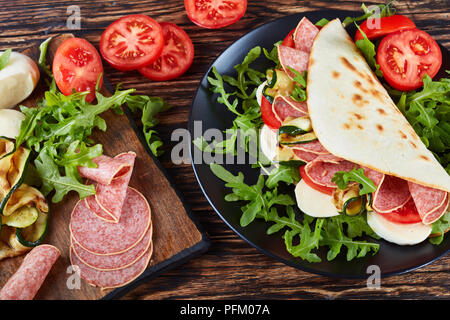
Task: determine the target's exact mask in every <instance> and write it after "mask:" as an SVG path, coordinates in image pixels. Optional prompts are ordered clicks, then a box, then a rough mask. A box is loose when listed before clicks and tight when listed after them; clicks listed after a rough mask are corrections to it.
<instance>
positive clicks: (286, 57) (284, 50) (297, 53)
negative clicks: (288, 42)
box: [278, 44, 309, 78]
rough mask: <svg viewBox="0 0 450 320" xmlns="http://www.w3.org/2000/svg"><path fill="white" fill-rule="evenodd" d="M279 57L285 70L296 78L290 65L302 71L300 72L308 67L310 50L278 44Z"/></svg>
mask: <svg viewBox="0 0 450 320" xmlns="http://www.w3.org/2000/svg"><path fill="white" fill-rule="evenodd" d="M278 59H279V60H280V63H281V66H282V67H283V70H284V71H285V72H286V73H287V75H288V76H289V77H291V78H294V77H295V74H294V72H292V71H291V70H289V68H288V67H290V68H292V69H294V70H296V71H298V72H300V74H302V73H303V71H306V70H307V69H308V60H309V53H308V52H304V51H301V50H297V49H294V48H291V47H287V46H283V45H281V44H280V45H278Z"/></svg>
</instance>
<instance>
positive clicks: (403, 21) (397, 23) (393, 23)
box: [355, 14, 416, 41]
mask: <svg viewBox="0 0 450 320" xmlns="http://www.w3.org/2000/svg"><path fill="white" fill-rule="evenodd" d="M368 21H369V22H368ZM372 21H373V25H372ZM378 22H379V24H378ZM359 28H360V29H361V30H362V31H363V32H364V33H365V34H366V36H367V38H369V39H377V38H381V37H382V36H385V35H387V34H390V33H393V32H396V31H400V30H408V29H415V28H416V25H415V23H414V22H413V21H412V20H411V19H409V18H407V17H405V16H402V15H400V14H397V15H393V16H390V17H383V18H380V20H378V21H377V20H366V21H364V22H363V23H361V25H360V26H359ZM362 39H364V37H363V36H362V33H361V32H360V31H359V30H357V31H356V34H355V41H358V40H362Z"/></svg>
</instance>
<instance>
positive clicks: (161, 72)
mask: <svg viewBox="0 0 450 320" xmlns="http://www.w3.org/2000/svg"><path fill="white" fill-rule="evenodd" d="M161 27H162V29H163V34H164V42H165V45H164V48H163V51H162V53H161V55H160V56H159V57H158V58H157V59H156V61H154V62H153V63H151V64H149V65H147V66H145V67H143V68H140V69H138V71H139V72H140V73H142V74H143V75H144V76H146V77H147V78H149V79H151V80H155V81H165V80H170V79H174V78H176V77H178V76H181V75H182V74H183V73H185V72H186V71H187V70H188V69H189V67H190V66H191V64H192V61H193V60H194V45H193V44H192V41H191V39H190V38H189V36H188V35H187V34H186V32H184V31H183V29H181V28H180V27H178V26H177V25H175V24H173V23H169V22H162V23H161Z"/></svg>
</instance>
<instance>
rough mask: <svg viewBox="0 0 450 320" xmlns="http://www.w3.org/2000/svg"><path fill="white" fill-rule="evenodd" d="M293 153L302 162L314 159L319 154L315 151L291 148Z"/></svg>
mask: <svg viewBox="0 0 450 320" xmlns="http://www.w3.org/2000/svg"><path fill="white" fill-rule="evenodd" d="M293 151H294V153H295V155H296V156H297V157H298V158H299V159H300V160H302V161H303V162H306V163H309V162H311V161H313V160H314V159H316V158H317V157H318V156H319V155H318V154H317V153H312V152H307V151H303V150H298V149H293Z"/></svg>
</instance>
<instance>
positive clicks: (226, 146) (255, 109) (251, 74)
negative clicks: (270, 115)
mask: <svg viewBox="0 0 450 320" xmlns="http://www.w3.org/2000/svg"><path fill="white" fill-rule="evenodd" d="M260 55H261V47H259V46H257V47H255V48H253V49H251V50H250V51H249V52H248V54H247V55H246V56H245V58H244V60H243V61H242V63H241V64H238V65H236V66H235V67H234V69H235V70H236V72H237V77H236V78H233V77H231V76H228V75H223V76H222V75H220V74H219V72H218V71H217V69H216V68H215V67H213V68H212V70H211V73H212V74H211V76H209V77H208V82H209V83H210V85H211V91H212V92H214V93H218V94H219V96H218V97H217V101H218V102H219V103H221V104H224V105H225V106H226V107H227V108H228V110H229V111H231V112H232V113H234V114H235V115H236V118H235V119H234V121H233V125H232V127H231V128H229V129H227V130H225V134H226V136H227V139H225V140H223V141H212V142H211V143H208V142H207V141H205V139H204V138H203V137H198V138H196V139H195V140H194V141H193V143H194V145H195V146H197V147H198V148H199V149H200V150H202V151H204V152H212V153H218V154H233V155H236V153H237V148H238V147H242V148H244V149H245V151H247V152H248V151H249V150H250V148H249V145H250V143H251V142H254V143H256V142H257V141H258V135H257V129H258V128H260V127H261V125H262V119H261V110H260V107H259V104H258V102H257V101H256V90H257V87H258V86H259V85H260V84H261V83H262V82H263V79H264V78H265V74H264V73H262V72H259V71H257V70H254V69H252V68H250V64H251V63H252V62H254V61H255V60H256V59H258V58H259V56H260ZM226 84H228V85H229V86H230V87H231V88H233V90H234V91H232V92H230V93H228V92H227V91H226ZM233 97H234V99H232V98H233ZM238 138H239V140H238ZM252 156H254V157H255V158H256V157H257V155H252Z"/></svg>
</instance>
